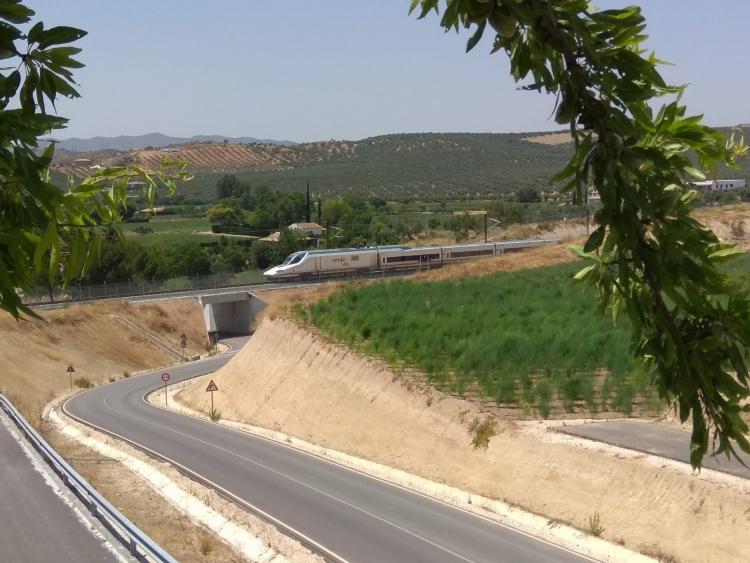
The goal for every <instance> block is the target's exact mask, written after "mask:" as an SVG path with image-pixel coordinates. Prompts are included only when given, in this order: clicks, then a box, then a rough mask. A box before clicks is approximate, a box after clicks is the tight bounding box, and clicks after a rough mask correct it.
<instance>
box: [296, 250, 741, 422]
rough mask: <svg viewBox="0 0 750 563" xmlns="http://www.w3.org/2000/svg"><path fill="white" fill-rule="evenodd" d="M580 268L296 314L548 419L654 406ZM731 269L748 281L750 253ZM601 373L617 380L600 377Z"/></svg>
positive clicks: (428, 288)
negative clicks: (578, 410) (575, 277)
mask: <svg viewBox="0 0 750 563" xmlns="http://www.w3.org/2000/svg"><path fill="white" fill-rule="evenodd" d="M577 268H579V265H578V264H575V263H574V264H565V265H559V266H552V267H546V268H537V269H534V270H525V271H520V272H507V273H500V274H496V275H493V276H488V277H484V278H480V279H463V280H457V281H456V280H448V281H442V282H434V283H413V282H404V281H398V282H391V283H386V284H376V285H368V286H364V287H359V288H354V289H349V290H346V291H343V292H339V293H336V294H334V295H331V296H330V297H328V298H327V299H325V300H323V301H320V302H318V303H314V304H312V305H309V306H307V307H306V308H302V307H297V313H298V314H299V315H301V316H302V317H303V319H304V320H306V321H307V322H311V323H312V324H313V325H315V326H317V327H318V328H320V329H321V330H323V331H324V332H326V333H328V334H330V335H331V336H333V337H334V338H336V339H338V340H341V341H343V342H345V343H347V344H349V345H351V346H353V347H355V348H358V349H361V350H363V351H365V352H367V353H370V354H374V355H377V356H380V357H383V358H384V359H385V360H386V361H388V362H390V363H392V364H399V363H401V362H405V363H406V364H407V365H409V366H414V367H416V368H418V369H420V370H422V371H424V372H425V373H426V374H427V376H428V377H429V379H430V380H431V381H432V382H433V383H435V384H436V385H438V386H441V387H444V388H448V389H450V390H453V391H458V392H459V393H463V392H465V391H466V390H467V389H472V388H475V389H478V390H479V391H480V393H481V394H482V395H484V396H486V397H490V398H492V399H494V400H495V401H497V402H498V403H503V404H517V405H521V406H524V408H530V409H536V410H537V411H538V412H539V413H540V414H542V415H544V416H546V415H547V414H549V404H550V400H551V399H553V398H554V396H555V394H556V395H557V397H558V398H559V399H560V401H562V404H563V406H564V408H565V409H566V410H572V409H573V408H574V406H575V402H576V401H584V402H585V403H586V405H587V407H588V409H589V410H591V411H596V410H617V411H621V412H626V413H629V412H630V409H631V407H632V399H633V397H634V396H643V397H646V398H647V399H649V403H648V404H647V405H646V406H647V407H649V406H650V407H653V406H655V405H656V403H653V402H652V400H653V399H654V397H653V391H652V388H651V386H650V381H649V378H648V376H647V375H646V374H643V373H640V372H639V371H638V370H637V369H636V365H635V362H634V361H633V359H632V357H631V355H630V350H629V342H630V333H629V328H628V322H627V319H626V318H621V319H620V320H619V321H618V324H617V325H616V326H614V325H613V324H612V322H611V319H610V318H609V316H602V315H600V314H599V313H598V312H597V311H596V309H595V307H594V306H593V305H594V300H595V295H594V292H593V290H592V289H591V288H589V287H587V286H583V285H581V284H577V283H575V282H573V281H572V279H571V277H572V274H573V273H574V272H575V271H576V270H577ZM729 270H730V271H731V272H732V273H733V275H734V276H736V277H738V278H744V279H746V276H747V272H748V271H750V255H744V256H742V257H740V258H739V259H738V260H736V261H734V262H733V263H731V265H730V266H729ZM602 368H604V369H606V370H607V371H608V374H607V375H606V376H605V377H595V374H596V372H597V370H601V369H602Z"/></svg>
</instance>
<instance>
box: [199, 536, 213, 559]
mask: <svg viewBox="0 0 750 563" xmlns="http://www.w3.org/2000/svg"><path fill="white" fill-rule="evenodd" d="M213 550H214V541H213V539H212V538H211V537H210V536H203V537H202V538H201V540H200V543H199V544H198V551H200V554H201V555H203V556H204V557H208V556H209V555H211V553H212V552H213Z"/></svg>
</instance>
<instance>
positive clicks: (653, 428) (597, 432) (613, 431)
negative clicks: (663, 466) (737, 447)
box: [560, 420, 750, 479]
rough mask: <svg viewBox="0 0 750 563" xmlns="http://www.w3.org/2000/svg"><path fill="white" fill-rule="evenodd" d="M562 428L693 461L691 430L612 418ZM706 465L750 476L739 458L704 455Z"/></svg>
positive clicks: (748, 458) (748, 461)
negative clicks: (686, 430)
mask: <svg viewBox="0 0 750 563" xmlns="http://www.w3.org/2000/svg"><path fill="white" fill-rule="evenodd" d="M560 430H561V431H563V432H566V433H568V434H573V435H575V436H581V437H583V438H590V439H592V440H598V441H600V442H606V443H607V444H613V445H615V446H621V447H623V448H628V449H631V450H637V451H639V452H645V453H648V454H653V455H658V456H661V457H666V458H669V459H675V460H677V461H682V462H685V463H690V433H689V432H685V431H683V430H678V429H676V428H667V427H664V426H659V425H656V424H648V423H643V422H636V421H633V420H611V421H608V422H596V423H591V424H579V425H575V426H571V425H568V426H564V427H562V428H560ZM740 457H741V458H742V460H743V461H744V462H745V464H746V465H748V466H750V456H749V455H747V454H742V455H741V456H740ZM703 467H707V468H709V469H715V470H716V471H723V472H724V473H731V474H732V475H738V476H740V477H745V478H747V479H750V469H748V468H747V467H743V466H742V464H740V463H739V462H738V461H737V460H736V459H732V460H731V461H730V460H728V459H727V458H726V457H724V456H723V455H722V456H720V457H707V458H705V459H704V460H703Z"/></svg>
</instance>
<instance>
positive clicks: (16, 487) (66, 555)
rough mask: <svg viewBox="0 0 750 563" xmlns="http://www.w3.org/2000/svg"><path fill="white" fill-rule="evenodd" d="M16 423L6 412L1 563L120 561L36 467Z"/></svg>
mask: <svg viewBox="0 0 750 563" xmlns="http://www.w3.org/2000/svg"><path fill="white" fill-rule="evenodd" d="M12 425H13V423H12V422H11V421H10V419H9V418H7V417H6V416H5V415H4V414H0V460H1V466H2V472H0V475H1V476H2V477H1V478H0V561H23V562H29V563H30V562H40V563H42V562H47V561H55V562H60V563H68V562H70V563H79V562H82V563H87V562H91V563H98V562H100V561H105V562H106V561H119V559H118V558H116V557H115V555H114V554H113V553H112V552H111V551H109V550H108V549H106V548H105V547H104V544H103V543H102V541H101V540H100V539H98V538H96V537H95V536H94V534H92V533H91V531H90V530H89V529H87V528H86V527H85V526H84V524H83V523H82V522H81V521H80V520H79V519H78V518H77V517H76V515H75V513H74V511H73V509H72V508H71V507H70V506H68V505H67V504H65V502H63V500H62V498H60V496H58V495H57V494H56V493H55V491H54V490H53V489H52V487H51V486H50V485H48V484H47V483H45V480H44V478H43V477H42V475H41V474H40V473H39V472H38V471H36V470H34V469H33V467H32V463H31V461H30V460H29V458H28V457H27V455H26V454H25V453H24V451H23V449H22V448H21V445H20V444H19V443H18V441H17V440H16V439H15V438H14V437H13V436H12V435H11V434H10V431H9V430H8V427H9V426H12ZM12 427H13V428H15V426H12ZM39 461H41V459H39ZM42 463H43V462H42ZM42 469H43V470H48V468H47V467H46V466H43V467H42ZM62 494H67V493H66V492H65V491H63V493H62Z"/></svg>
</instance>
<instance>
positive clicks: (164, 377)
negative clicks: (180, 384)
mask: <svg viewBox="0 0 750 563" xmlns="http://www.w3.org/2000/svg"><path fill="white" fill-rule="evenodd" d="M161 380H162V381H163V382H164V406H165V407H166V406H167V381H169V374H168V373H167V372H166V371H165V372H164V373H162V374H161Z"/></svg>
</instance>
